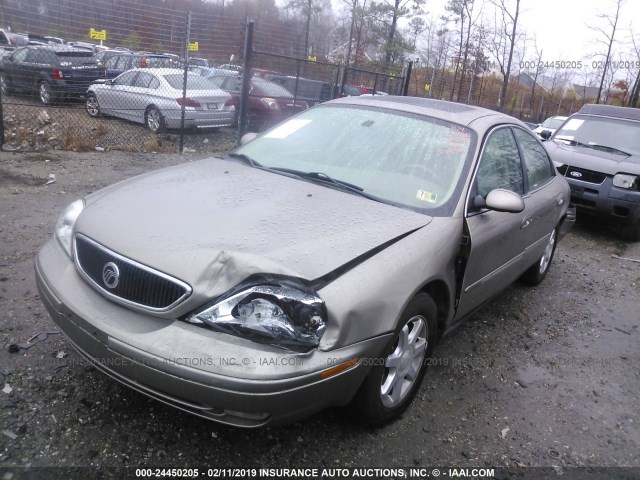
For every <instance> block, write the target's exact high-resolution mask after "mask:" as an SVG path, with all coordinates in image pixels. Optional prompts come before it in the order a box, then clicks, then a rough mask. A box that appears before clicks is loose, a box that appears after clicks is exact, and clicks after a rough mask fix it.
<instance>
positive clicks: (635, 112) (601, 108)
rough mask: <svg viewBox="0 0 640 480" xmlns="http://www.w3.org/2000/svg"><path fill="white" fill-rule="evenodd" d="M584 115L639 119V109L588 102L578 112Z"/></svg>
mask: <svg viewBox="0 0 640 480" xmlns="http://www.w3.org/2000/svg"><path fill="white" fill-rule="evenodd" d="M576 113H580V114H585V115H599V116H604V117H616V118H626V119H627V120H636V121H640V110H639V109H637V108H629V107H616V106H614V105H596V104H593V103H588V104H586V105H583V106H582V108H581V109H580V110H578V112H576Z"/></svg>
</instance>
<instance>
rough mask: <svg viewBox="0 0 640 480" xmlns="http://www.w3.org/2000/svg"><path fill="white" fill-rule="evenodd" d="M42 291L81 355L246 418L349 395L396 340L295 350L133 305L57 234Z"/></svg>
mask: <svg viewBox="0 0 640 480" xmlns="http://www.w3.org/2000/svg"><path fill="white" fill-rule="evenodd" d="M36 280H37V285H38V290H39V292H40V295H41V298H42V301H43V302H44V304H45V306H46V308H47V310H48V311H49V313H50V315H51V317H52V318H53V320H54V322H55V323H56V324H57V325H58V326H59V327H60V329H61V330H62V332H63V333H64V334H65V335H66V336H67V337H68V339H69V341H70V342H71V343H72V345H73V346H74V347H75V348H76V349H77V350H78V352H80V354H81V355H82V356H84V357H85V358H86V359H88V360H89V361H90V362H91V363H93V364H94V365H95V366H96V367H97V368H98V369H99V370H101V371H102V372H104V373H106V374H107V375H109V376H111V377H112V378H114V379H116V380H118V381H120V382H121V383H123V384H125V385H127V386H128V387H130V388H133V389H135V390H137V391H139V392H141V393H144V394H145V395H148V396H150V397H152V398H155V399H157V400H160V401H162V402H164V403H166V404H168V405H171V406H173V407H176V408H179V409H181V410H184V411H187V412H190V413H192V414H195V415H198V416H200V417H203V418H206V419H209V420H214V421H217V422H220V423H225V424H229V425H234V426H238V427H248V428H251V427H260V426H264V425H275V424H281V423H288V422H291V421H295V420H297V419H300V418H303V417H306V416H308V415H310V414H312V413H314V412H317V411H319V410H322V409H324V408H326V407H329V406H342V405H346V404H347V403H348V402H349V401H350V400H351V398H352V397H353V395H354V394H355V392H356V391H357V389H358V388H359V385H360V384H361V382H362V380H363V379H364V377H365V375H366V374H367V372H368V367H367V366H365V365H362V364H360V363H357V364H355V365H353V366H351V367H350V368H348V369H346V370H344V371H342V372H341V373H338V374H335V375H333V376H330V377H328V378H322V377H321V376H320V373H321V372H323V371H326V370H327V369H328V368H331V367H332V366H336V365H337V364H340V363H343V362H344V361H347V360H350V359H354V358H357V357H360V358H367V357H374V356H375V355H378V354H379V352H381V351H382V349H383V348H384V346H385V345H386V344H387V342H388V341H389V338H388V336H381V337H376V338H373V339H369V340H366V341H363V342H360V343H357V344H354V345H350V346H348V347H344V348H342V349H338V350H334V351H330V352H323V351H320V350H313V351H311V352H309V353H305V354H292V353H288V352H283V351H281V350H278V349H275V348H273V347H268V346H262V345H258V344H253V343H252V342H249V341H247V340H243V339H239V338H236V337H231V336H228V335H224V334H218V333H215V332H211V331H209V330H205V329H201V328H199V327H196V326H193V325H189V324H186V323H184V322H181V321H179V320H166V319H160V318H155V317H151V316H148V315H145V314H141V313H138V312H134V311H132V310H129V309H127V308H124V307H122V306H119V305H117V304H115V303H113V302H110V301H108V300H107V299H105V298H104V297H102V296H101V295H100V294H99V293H98V292H96V291H95V290H94V289H93V288H91V287H90V286H89V285H88V284H87V283H86V282H84V281H83V280H82V279H81V277H80V276H79V275H78V273H77V270H76V268H75V266H74V264H73V263H72V262H71V261H70V260H69V259H68V257H66V254H65V253H64V252H63V251H62V249H61V248H60V246H59V245H58V244H57V242H56V241H55V240H53V239H52V240H50V241H49V242H48V243H47V244H45V246H44V247H43V248H42V250H41V251H40V253H39V254H38V257H37V259H36Z"/></svg>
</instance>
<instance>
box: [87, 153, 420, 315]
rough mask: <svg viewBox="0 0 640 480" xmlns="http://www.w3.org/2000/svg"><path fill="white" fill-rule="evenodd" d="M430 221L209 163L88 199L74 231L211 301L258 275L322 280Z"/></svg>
mask: <svg viewBox="0 0 640 480" xmlns="http://www.w3.org/2000/svg"><path fill="white" fill-rule="evenodd" d="M430 221H431V217H428V216H426V215H423V214H420V213H417V212H413V211H410V210H404V209H401V208H397V207H393V206H390V205H386V204H383V203H379V202H375V201H372V200H369V199H366V198H363V197H359V196H356V195H353V194H350V193H347V192H344V191H340V190H336V189H333V188H329V187H326V186H322V185H317V184H314V183H309V182H305V181H302V180H299V179H296V178H291V177H287V176H284V175H279V174H276V173H272V172H267V171H264V170H261V169H258V168H252V167H249V166H247V165H244V164H242V163H238V162H237V161H233V160H225V159H218V158H210V159H206V160H201V161H198V162H192V163H186V164H182V165H178V166H176V167H171V168H167V169H163V170H158V171H156V172H151V173H149V174H146V175H142V176H140V177H136V178H133V179H130V180H127V181H125V182H121V183H119V184H116V185H113V186H111V187H108V188H107V189H104V190H102V191H100V192H97V193H95V194H93V195H91V196H89V197H87V199H86V207H85V209H84V211H83V212H82V214H81V215H80V217H79V218H78V221H77V222H76V231H77V232H79V233H82V234H84V235H86V236H88V237H90V238H91V239H93V240H95V241H97V242H99V243H101V244H102V245H104V246H106V247H107V248H109V249H111V250H113V251H115V252H116V253H118V254H120V255H123V256H125V257H128V258H131V259H133V260H135V261H137V262H139V263H142V264H145V265H147V266H149V267H152V268H154V269H157V270H160V271H162V272H164V273H166V274H168V275H171V276H174V277H176V278H178V279H180V280H182V281H184V282H186V283H188V284H189V285H191V287H192V288H193V290H194V294H193V295H192V297H193V296H195V298H196V299H197V301H204V300H206V299H210V298H213V297H216V296H218V295H220V294H222V293H224V292H226V291H227V290H228V289H229V288H231V287H233V286H235V285H237V284H238V283H239V282H241V281H243V280H244V279H246V278H247V277H248V276H250V275H252V274H255V273H273V274H283V275H291V276H295V277H299V278H303V279H307V280H313V279H317V278H319V277H323V276H325V275H327V274H328V273H330V272H333V271H335V270H336V269H338V268H339V267H341V266H343V265H345V264H347V263H348V262H351V261H353V260H354V259H356V258H357V257H359V256H362V255H365V254H367V253H370V252H371V250H373V249H376V248H377V247H380V245H382V244H385V243H386V242H390V241H393V240H394V239H396V238H398V237H402V236H404V235H406V234H407V233H409V232H411V231H413V230H416V229H418V228H420V227H423V226H424V225H426V224H428V223H429V222H430ZM365 256H366V255H365ZM189 303H192V302H191V301H190V302H189Z"/></svg>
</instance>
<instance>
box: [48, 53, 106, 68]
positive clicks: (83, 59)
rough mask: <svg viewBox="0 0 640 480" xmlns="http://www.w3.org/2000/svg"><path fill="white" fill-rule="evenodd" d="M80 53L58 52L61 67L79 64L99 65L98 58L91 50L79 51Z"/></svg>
mask: <svg viewBox="0 0 640 480" xmlns="http://www.w3.org/2000/svg"><path fill="white" fill-rule="evenodd" d="M78 53H79V55H75V52H74V55H69V54H68V52H64V53H62V52H56V56H57V57H58V61H59V62H60V66H61V67H69V66H78V65H97V64H98V60H96V58H95V57H94V56H93V54H92V53H91V52H86V53H88V55H87V54H86V53H85V52H78Z"/></svg>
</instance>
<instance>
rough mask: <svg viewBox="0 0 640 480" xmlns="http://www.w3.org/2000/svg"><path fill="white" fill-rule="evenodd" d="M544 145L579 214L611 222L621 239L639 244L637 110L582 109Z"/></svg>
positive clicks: (639, 135)
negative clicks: (615, 225) (618, 231)
mask: <svg viewBox="0 0 640 480" xmlns="http://www.w3.org/2000/svg"><path fill="white" fill-rule="evenodd" d="M548 136H549V134H548V133H547V134H545V135H543V138H544V137H547V138H548ZM544 145H545V147H546V148H547V151H548V152H549V154H550V155H551V158H552V159H553V161H554V163H555V164H556V167H557V169H558V171H559V172H560V173H561V174H562V175H564V176H565V178H566V179H567V181H568V182H569V186H570V187H571V201H572V203H573V204H575V206H576V209H577V210H578V212H579V214H584V215H590V216H595V217H599V218H602V219H606V220H612V221H614V222H615V223H617V224H618V225H619V226H620V227H621V232H622V236H623V238H625V239H627V240H632V241H638V240H640V110H638V109H636V108H625V107H614V106H611V105H585V106H583V107H582V108H581V109H580V111H579V112H577V113H575V114H574V115H572V116H571V117H569V119H567V120H566V121H565V122H564V123H563V124H562V126H561V127H560V128H558V129H557V130H556V131H555V133H554V134H553V136H552V137H551V138H550V139H549V140H548V141H546V142H545V143H544Z"/></svg>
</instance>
